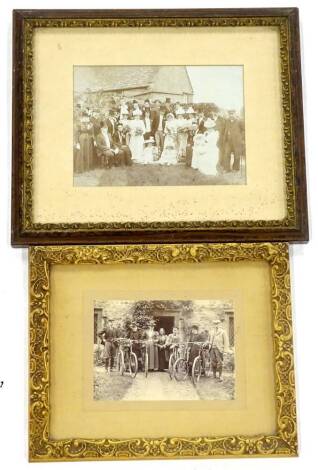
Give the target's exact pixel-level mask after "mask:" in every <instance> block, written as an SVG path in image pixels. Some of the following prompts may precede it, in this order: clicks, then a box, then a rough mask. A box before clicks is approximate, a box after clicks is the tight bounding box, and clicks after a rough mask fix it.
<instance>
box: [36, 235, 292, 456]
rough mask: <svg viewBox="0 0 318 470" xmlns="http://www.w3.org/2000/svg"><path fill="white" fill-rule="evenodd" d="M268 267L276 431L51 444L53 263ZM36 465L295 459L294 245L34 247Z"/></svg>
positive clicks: (74, 440)
mask: <svg viewBox="0 0 318 470" xmlns="http://www.w3.org/2000/svg"><path fill="white" fill-rule="evenodd" d="M260 260H262V261H265V262H267V263H268V264H269V266H270V275H271V285H272V290H271V296H272V315H273V317H272V321H273V338H274V344H273V350H274V374H275V388H276V416H277V432H276V434H275V435H258V436H253V437H246V436H238V435H229V436H225V437H220V436H194V437H189V438H179V437H178V436H176V437H164V436H154V438H153V439H148V438H143V437H136V438H134V439H124V438H123V439H107V437H103V436H101V438H100V439H77V438H76V436H74V438H73V439H67V440H53V439H51V438H50V436H49V422H50V398H49V396H50V356H49V337H50V327H49V325H50V311H49V305H50V268H51V266H52V265H57V264H66V265H74V269H76V267H75V265H77V264H84V263H91V264H104V265H111V264H118V263H119V264H125V263H141V264H145V263H165V264H166V263H171V264H173V263H206V262H207V263H211V262H212V263H213V262H217V261H229V262H236V263H239V262H241V261H260ZM29 262H30V416H29V420H30V424H29V451H30V460H31V461H51V460H59V461H65V460H67V461H72V460H94V459H105V460H106V459H155V458H156V459H159V458H162V459H163V458H187V457H195V458H209V457H216V456H218V457H241V456H242V457H243V456H244V457H256V456H267V457H268V456H269V457H273V456H283V457H286V456H296V455H297V426H296V404H295V384H294V367H293V343H292V316H291V301H290V276H289V258H288V246H287V244H284V243H277V244H270V243H264V244H234V243H232V244H214V245H212V244H192V245H190V244H186V245H130V246H125V245H122V246H69V247H66V246H64V247H52V246H50V247H46V248H45V247H40V246H39V247H34V248H31V249H30V253H29Z"/></svg>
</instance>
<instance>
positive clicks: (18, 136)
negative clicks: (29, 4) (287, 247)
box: [11, 8, 309, 246]
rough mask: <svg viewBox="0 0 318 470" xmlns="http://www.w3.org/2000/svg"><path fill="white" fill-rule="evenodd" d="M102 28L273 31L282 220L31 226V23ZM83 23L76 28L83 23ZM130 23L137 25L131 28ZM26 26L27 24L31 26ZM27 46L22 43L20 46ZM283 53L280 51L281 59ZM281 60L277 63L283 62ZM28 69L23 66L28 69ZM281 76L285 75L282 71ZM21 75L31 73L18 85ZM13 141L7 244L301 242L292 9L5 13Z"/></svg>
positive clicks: (304, 228)
mask: <svg viewBox="0 0 318 470" xmlns="http://www.w3.org/2000/svg"><path fill="white" fill-rule="evenodd" d="M107 20H108V21H109V20H113V21H111V23H107V25H108V26H109V25H110V24H111V26H113V25H114V26H116V25H117V26H118V25H121V26H122V25H123V26H127V27H129V26H132V25H133V24H137V23H138V25H140V26H156V25H158V24H161V25H165V26H167V27H170V26H174V25H176V24H178V26H180V27H183V26H193V25H198V24H200V21H202V24H203V25H207V24H210V25H212V26H213V25H214V24H218V25H222V26H225V27H226V26H235V25H243V24H244V25H250V26H253V25H263V24H264V25H267V24H269V22H271V24H275V25H276V24H277V25H280V24H281V25H282V26H281V30H282V33H281V49H282V48H285V49H284V50H283V52H281V56H282V57H283V59H284V60H282V69H283V68H284V67H285V68H286V67H287V69H286V70H287V72H288V73H286V76H283V75H282V88H283V93H284V90H285V98H286V99H285V101H284V100H283V112H284V134H285V136H284V148H285V155H286V159H285V167H286V169H285V171H286V205H287V213H288V216H287V217H286V218H285V219H284V220H283V221H277V220H273V221H254V222H253V221H244V222H240V221H229V222H225V221H224V222H216V223H213V222H211V223H202V224H201V223H200V221H197V222H193V223H192V222H189V223H177V222H176V223H173V224H165V223H161V224H160V223H156V222H154V223H149V224H138V223H127V224H120V223H118V224H106V223H104V224H94V223H87V224H63V225H62V224H60V225H59V224H42V225H41V224H34V223H33V221H32V144H33V142H32V132H31V131H32V70H30V67H31V66H30V57H29V58H28V60H27V58H26V51H27V50H28V48H30V47H31V46H30V38H29V39H28V37H29V36H28V34H31V33H30V31H29V32H28V33H26V29H27V28H29V30H31V31H32V28H33V27H35V26H34V25H33V23H34V24H38V25H39V24H41V26H42V25H43V26H45V25H54V27H60V26H62V27H63V26H65V25H67V26H71V27H80V26H81V25H83V24H85V21H86V22H88V23H89V26H92V25H94V22H99V23H98V24H99V26H103V24H102V23H101V22H103V21H107ZM83 22H84V23H83ZM136 22H137V23H136ZM31 25H32V26H31ZM28 41H29V42H28ZM285 52H286V54H285ZM283 62H284V64H285V65H284V64H283ZM28 67H29V69H28ZM284 73H285V72H284ZM26 76H31V78H30V79H29V80H26ZM12 86H13V111H12V116H13V134H12V135H13V137H12V149H13V150H12V232H11V235H12V237H11V239H12V245H13V246H25V245H39V244H42V245H47V244H84V243H94V244H107V243H144V242H156V243H163V242H171V243H173V242H178V243H179V242H190V241H191V242H230V241H246V242H247V241H291V242H296V241H298V242H305V241H307V240H308V237H309V233H308V211H307V191H306V169H305V148H304V130H303V127H304V125H303V111H302V109H303V105H302V87H301V60H300V39H299V18H298V10H297V9H296V8H274V9H267V8H260V9H212V10H211V9H198V10H195V9H191V10H15V11H14V12H13V85H12Z"/></svg>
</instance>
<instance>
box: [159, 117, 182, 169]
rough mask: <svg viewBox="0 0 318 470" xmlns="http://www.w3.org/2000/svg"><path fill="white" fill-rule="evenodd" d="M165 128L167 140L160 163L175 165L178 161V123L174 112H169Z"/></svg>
mask: <svg viewBox="0 0 318 470" xmlns="http://www.w3.org/2000/svg"><path fill="white" fill-rule="evenodd" d="M166 119H167V120H166V124H165V129H164V134H165V140H164V145H163V151H162V154H161V157H160V160H159V162H158V163H160V164H163V165H175V164H176V163H178V158H177V156H178V155H177V124H176V120H175V118H174V115H173V114H172V113H168V114H167V118H166Z"/></svg>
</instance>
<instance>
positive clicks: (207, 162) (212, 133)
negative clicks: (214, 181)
mask: <svg viewBox="0 0 318 470" xmlns="http://www.w3.org/2000/svg"><path fill="white" fill-rule="evenodd" d="M204 127H205V128H206V132H205V133H204V134H203V138H204V140H203V138H202V137H198V136H199V135H200V134H198V136H197V137H196V140H195V141H194V147H193V158H192V167H193V168H196V169H197V170H199V171H200V172H201V173H203V174H204V175H207V176H216V175H217V174H218V171H217V164H218V160H219V149H218V147H217V145H216V143H217V141H218V131H217V129H216V122H215V120H214V119H212V118H208V119H207V120H206V121H205V123H204ZM201 136H202V134H201Z"/></svg>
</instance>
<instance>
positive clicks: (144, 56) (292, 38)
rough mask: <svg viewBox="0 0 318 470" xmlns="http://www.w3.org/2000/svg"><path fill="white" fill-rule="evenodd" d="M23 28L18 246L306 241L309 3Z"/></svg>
mask: <svg viewBox="0 0 318 470" xmlns="http://www.w3.org/2000/svg"><path fill="white" fill-rule="evenodd" d="M13 23H14V33H13V187H12V244H13V245H17V246H19V245H39V244H40V245H48V244H57V243H63V244H81V243H82V244H83V243H90V244H105V243H106V244H111V243H115V244H116V243H144V242H152V243H154V242H159V243H162V242H169V241H172V242H204V241H206V242H220V241H228V242H229V241H243V240H244V241H306V240H307V239H308V222H307V217H308V216H307V202H306V177H305V157H304V139H303V115H302V90H301V65H300V44H299V24H298V11H297V9H295V8H287V9H231V10H226V9H225V10H74V11H71V10H33V11H32V10H27V11H26V10H25V11H24V10H17V11H14V13H13ZM105 51H107V53H105ZM260 51H261V53H260Z"/></svg>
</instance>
